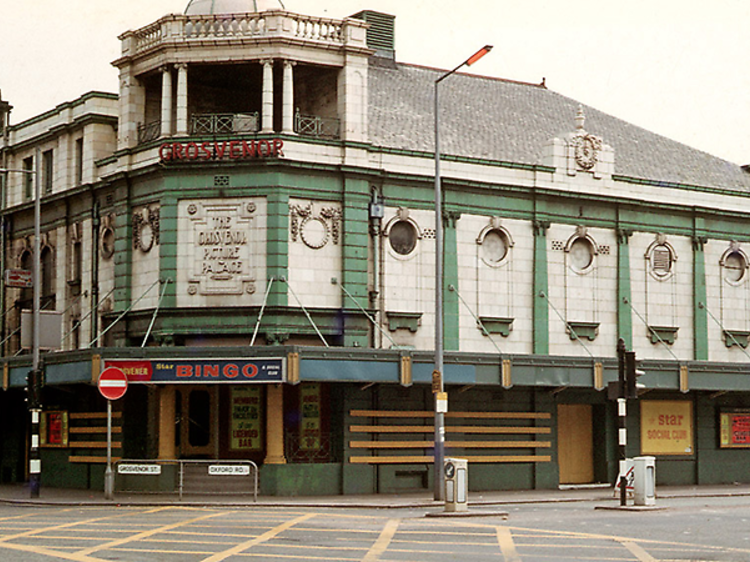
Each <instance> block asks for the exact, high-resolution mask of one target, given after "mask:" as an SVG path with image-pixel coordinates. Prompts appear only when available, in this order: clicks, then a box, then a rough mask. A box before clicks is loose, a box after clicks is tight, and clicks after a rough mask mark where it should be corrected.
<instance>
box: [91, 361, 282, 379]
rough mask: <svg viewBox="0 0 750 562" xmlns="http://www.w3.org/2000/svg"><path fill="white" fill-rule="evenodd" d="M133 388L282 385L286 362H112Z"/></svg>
mask: <svg viewBox="0 0 750 562" xmlns="http://www.w3.org/2000/svg"><path fill="white" fill-rule="evenodd" d="M106 366H107V367H117V368H118V369H119V370H121V371H122V372H123V373H125V375H126V376H127V378H128V382H130V383H132V384H136V383H140V384H180V383H192V384H211V383H225V384H251V383H281V382H284V375H285V372H286V369H285V367H286V359H284V358H278V359H151V360H147V359H144V360H138V359H128V360H125V359H111V360H107V361H106Z"/></svg>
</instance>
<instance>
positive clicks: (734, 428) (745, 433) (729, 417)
mask: <svg viewBox="0 0 750 562" xmlns="http://www.w3.org/2000/svg"><path fill="white" fill-rule="evenodd" d="M719 447H721V448H722V449H742V448H750V410H742V411H734V412H721V413H720V414H719Z"/></svg>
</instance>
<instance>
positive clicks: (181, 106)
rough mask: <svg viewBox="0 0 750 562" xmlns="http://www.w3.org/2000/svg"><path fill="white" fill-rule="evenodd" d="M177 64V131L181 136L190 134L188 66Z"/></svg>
mask: <svg viewBox="0 0 750 562" xmlns="http://www.w3.org/2000/svg"><path fill="white" fill-rule="evenodd" d="M176 66H177V131H176V133H177V134H178V135H181V136H185V135H187V134H188V67H187V65H186V64H178V65H176Z"/></svg>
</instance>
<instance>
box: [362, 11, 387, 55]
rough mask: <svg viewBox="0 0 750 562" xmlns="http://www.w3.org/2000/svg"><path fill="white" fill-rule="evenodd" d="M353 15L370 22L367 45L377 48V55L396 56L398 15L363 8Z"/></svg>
mask: <svg viewBox="0 0 750 562" xmlns="http://www.w3.org/2000/svg"><path fill="white" fill-rule="evenodd" d="M352 17H353V18H356V19H358V20H364V21H366V22H367V23H369V24H370V27H369V28H368V29H367V46H368V47H370V48H371V49H375V54H376V55H377V56H380V57H386V58H389V59H395V58H396V33H395V28H396V16H391V15H388V14H383V13H382V12H373V11H372V10H363V11H362V12H359V13H357V14H354V15H353V16H352Z"/></svg>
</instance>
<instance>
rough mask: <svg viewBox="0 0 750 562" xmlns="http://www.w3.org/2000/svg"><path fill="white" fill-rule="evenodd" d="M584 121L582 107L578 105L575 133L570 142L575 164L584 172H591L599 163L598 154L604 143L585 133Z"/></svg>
mask: <svg viewBox="0 0 750 562" xmlns="http://www.w3.org/2000/svg"><path fill="white" fill-rule="evenodd" d="M585 121H586V116H585V115H584V114H583V106H580V105H579V106H578V114H577V115H576V132H575V134H574V135H573V136H572V138H571V139H570V142H571V144H572V145H573V151H574V157H575V160H576V164H578V166H580V167H581V168H582V169H584V170H591V169H592V168H593V167H594V166H596V163H597V162H598V161H599V152H600V151H601V149H602V147H603V146H604V143H603V141H602V139H601V138H599V137H597V136H594V135H592V134H589V133H587V132H586V130H585V129H584V128H583V125H584V123H585Z"/></svg>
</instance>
